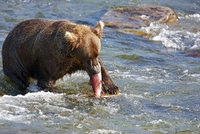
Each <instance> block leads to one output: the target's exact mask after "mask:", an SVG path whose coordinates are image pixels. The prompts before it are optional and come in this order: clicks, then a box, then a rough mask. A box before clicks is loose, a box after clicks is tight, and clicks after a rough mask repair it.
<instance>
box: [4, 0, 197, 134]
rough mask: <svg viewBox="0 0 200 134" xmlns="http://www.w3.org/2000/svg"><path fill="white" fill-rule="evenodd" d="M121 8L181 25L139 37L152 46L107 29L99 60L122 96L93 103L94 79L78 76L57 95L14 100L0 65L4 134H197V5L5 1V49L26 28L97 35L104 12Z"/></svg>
mask: <svg viewBox="0 0 200 134" xmlns="http://www.w3.org/2000/svg"><path fill="white" fill-rule="evenodd" d="M123 6H124V7H141V6H167V7H170V8H172V9H173V10H175V11H176V12H177V14H178V16H179V18H180V20H179V21H178V22H175V23H171V24H151V25H150V26H148V27H142V28H141V29H139V30H141V31H143V32H146V33H148V34H151V35H153V36H152V37H151V38H149V39H147V38H144V37H142V36H138V35H134V34H126V33H122V32H119V30H120V29H119V28H111V27H105V29H104V38H102V49H101V56H100V58H101V60H103V62H104V64H105V66H106V68H107V69H108V70H109V73H110V75H111V77H112V79H113V80H114V81H115V83H116V84H117V85H118V86H119V87H120V89H121V92H120V94H119V95H118V96H108V97H104V98H102V99H96V98H94V97H91V94H92V89H91V87H89V86H88V85H87V83H88V81H89V77H88V76H87V74H86V73H84V72H77V73H75V74H73V75H72V76H65V77H64V78H63V80H59V81H58V82H57V84H56V87H55V89H54V91H51V92H44V91H39V92H33V90H34V89H35V85H34V84H33V85H30V87H29V89H30V90H31V91H30V93H27V94H26V95H16V94H17V91H16V89H15V87H13V86H12V83H11V82H9V81H8V80H7V79H6V77H5V76H4V74H3V71H2V60H0V93H1V94H2V93H7V94H6V95H3V96H2V97H0V133H2V134H4V133H8V134H16V133H18V134H29V133H30V134H31V133H39V134H40V133H41V134H45V133H50V134H51V133H52V134H56V133H58V134H65V133H89V134H96V133H111V134H112V133H113V134H115V133H116V134H118V133H138V134H140V133H144V134H151V133H156V134H162V133H164V134H165V133H169V134H173V133H178V134H179V133H180V134H186V133H193V134H199V133H200V57H198V55H199V54H200V1H199V0H179V1H178V0H176V1H175V0H123V1H122V0H98V1H93V0H62V1H61V0H41V1H40V0H2V1H1V4H0V48H2V45H3V42H4V40H5V38H6V36H7V34H8V32H9V31H10V30H11V29H12V28H13V27H14V26H15V25H16V24H17V23H19V22H20V21H22V20H25V19H29V18H45V19H59V20H60V19H66V20H70V21H72V22H75V23H78V24H86V25H89V26H91V27H92V26H94V25H95V24H96V23H97V22H98V21H99V20H100V19H101V17H102V16H103V14H104V13H105V12H106V11H107V10H109V9H111V8H113V7H123ZM0 50H1V49H0ZM191 53H195V55H194V54H191ZM0 59H2V57H1V56H0Z"/></svg>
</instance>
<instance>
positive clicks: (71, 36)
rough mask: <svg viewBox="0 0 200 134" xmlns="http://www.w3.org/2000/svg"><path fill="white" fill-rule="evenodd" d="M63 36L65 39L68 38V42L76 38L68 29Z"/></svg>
mask: <svg viewBox="0 0 200 134" xmlns="http://www.w3.org/2000/svg"><path fill="white" fill-rule="evenodd" d="M65 38H66V39H67V40H69V41H70V42H75V41H76V40H77V37H76V36H75V34H74V33H71V32H69V31H66V32H65Z"/></svg>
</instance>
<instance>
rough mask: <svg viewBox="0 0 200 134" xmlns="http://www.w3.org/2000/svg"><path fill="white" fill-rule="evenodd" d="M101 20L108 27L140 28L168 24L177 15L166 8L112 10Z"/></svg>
mask: <svg viewBox="0 0 200 134" xmlns="http://www.w3.org/2000/svg"><path fill="white" fill-rule="evenodd" d="M102 20H103V21H104V22H105V24H106V25H108V26H116V27H123V28H135V29H136V28H140V27H144V26H149V25H150V23H152V22H155V23H169V22H175V21H177V20H178V17H177V14H176V13H175V12H174V11H173V10H172V9H170V8H168V7H138V8H114V9H112V10H109V11H108V12H106V13H105V14H104V16H103V17H102Z"/></svg>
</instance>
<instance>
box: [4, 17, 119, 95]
mask: <svg viewBox="0 0 200 134" xmlns="http://www.w3.org/2000/svg"><path fill="white" fill-rule="evenodd" d="M66 31H67V32H69V33H70V35H72V36H74V37H73V38H72V39H70V38H69V37H66V36H65V33H66ZM101 37H102V29H98V25H97V26H95V27H94V28H93V29H92V28H90V27H88V26H85V25H77V24H74V23H71V22H69V21H56V20H42V19H31V20H26V21H23V22H21V23H19V24H18V25H17V26H16V27H15V28H14V29H13V30H12V31H11V32H10V33H9V34H8V36H7V38H6V40H5V41H4V44H3V48H2V57H3V71H4V73H5V74H6V75H7V76H8V77H9V78H10V79H11V80H13V81H14V82H15V83H16V84H17V85H19V86H20V87H21V88H23V89H26V88H27V87H28V85H29V83H28V79H29V78H34V79H36V80H37V81H38V86H39V87H41V89H44V88H47V87H52V86H53V85H54V84H55V81H56V80H57V79H59V78H62V77H63V76H64V75H65V74H72V73H74V72H76V71H77V70H85V71H86V70H87V72H88V73H89V75H90V73H92V72H93V71H96V70H94V69H93V66H97V65H98V64H99V65H100V66H101V67H100V69H101V72H102V79H103V86H104V88H105V90H106V92H108V93H111V94H116V93H118V91H119V89H118V87H117V86H116V85H115V84H114V83H113V81H112V80H111V78H110V76H109V75H108V73H107V71H106V69H105V67H104V66H103V64H102V62H101V61H100V60H99V58H98V56H99V53H100V38H101ZM88 60H90V62H91V63H92V64H91V65H90V64H89V63H88ZM88 66H89V69H88V68H86V67H88ZM97 71H98V70H97Z"/></svg>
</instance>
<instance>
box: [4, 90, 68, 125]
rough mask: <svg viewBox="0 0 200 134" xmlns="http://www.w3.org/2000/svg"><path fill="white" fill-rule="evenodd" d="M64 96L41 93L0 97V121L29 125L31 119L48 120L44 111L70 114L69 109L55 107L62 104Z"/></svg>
mask: <svg viewBox="0 0 200 134" xmlns="http://www.w3.org/2000/svg"><path fill="white" fill-rule="evenodd" d="M64 95H65V94H57V93H50V92H43V91H41V92H36V93H27V94H26V95H24V96H23V95H17V96H9V95H4V96H3V97H0V105H1V107H0V119H1V120H10V121H15V122H18V123H20V122H21V123H24V122H25V123H27V124H29V123H31V119H32V118H38V117H40V118H48V117H47V116H46V114H45V113H44V109H49V110H50V111H66V112H71V110H70V109H67V108H63V107H59V106H56V104H64V98H63V97H64ZM54 104H55V105H54ZM50 111H49V112H50Z"/></svg>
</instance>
